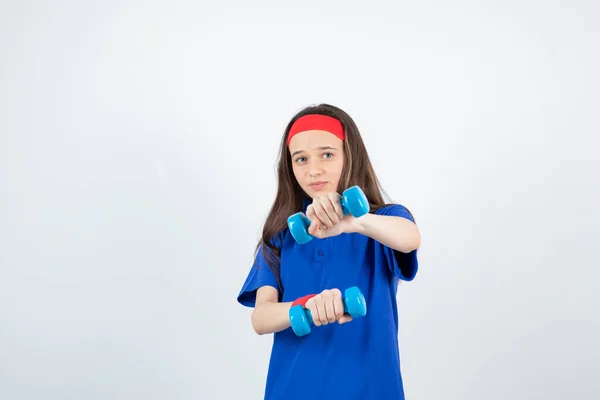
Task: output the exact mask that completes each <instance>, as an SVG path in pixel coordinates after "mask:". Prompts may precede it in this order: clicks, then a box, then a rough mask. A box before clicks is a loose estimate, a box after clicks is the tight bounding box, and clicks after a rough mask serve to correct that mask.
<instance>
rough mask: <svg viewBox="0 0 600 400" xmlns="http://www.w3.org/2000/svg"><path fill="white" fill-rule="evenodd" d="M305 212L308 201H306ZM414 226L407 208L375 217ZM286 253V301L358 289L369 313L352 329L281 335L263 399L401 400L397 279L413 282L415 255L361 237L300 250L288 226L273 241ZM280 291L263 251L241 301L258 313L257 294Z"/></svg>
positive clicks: (330, 326) (333, 327) (283, 257)
mask: <svg viewBox="0 0 600 400" xmlns="http://www.w3.org/2000/svg"><path fill="white" fill-rule="evenodd" d="M305 207H306V202H305ZM375 214H379V215H393V216H397V217H402V218H407V219H409V220H411V221H413V222H414V220H413V218H412V217H411V215H410V213H409V212H408V211H407V210H406V208H405V207H403V206H402V205H399V204H394V205H391V206H386V207H384V208H381V209H379V210H377V211H376V212H375ZM274 240H275V242H276V243H277V245H278V246H281V247H282V251H281V265H280V268H281V279H282V285H283V298H282V301H284V302H287V301H294V300H296V299H297V298H298V297H301V296H304V295H306V294H310V293H320V292H321V291H323V290H324V289H333V288H338V289H340V290H341V291H342V293H343V292H344V290H345V289H346V288H348V287H351V286H358V287H359V288H360V290H361V291H362V292H363V294H364V295H365V300H366V304H367V315H366V316H364V317H361V318H357V319H355V320H353V321H351V322H349V323H346V324H343V325H339V324H337V323H334V324H328V325H325V326H319V327H313V329H312V331H311V333H310V334H308V335H306V336H302V337H298V336H296V335H295V334H294V332H293V331H292V329H291V328H288V329H285V330H283V331H281V332H277V333H275V334H274V335H273V336H274V338H273V347H272V351H271V358H270V364H269V368H268V374H267V382H266V388H265V397H264V398H265V399H267V400H271V399H285V400H295V399H298V400H307V399H311V400H316V399H328V400H330V399H344V400H352V399H357V400H366V399H379V400H387V399H394V400H402V399H404V390H403V383H402V375H401V371H400V352H399V348H398V310H397V302H396V292H397V288H398V281H399V280H404V281H411V280H412V279H413V278H414V277H415V275H416V273H417V269H418V262H417V254H416V253H417V251H416V250H415V251H413V252H411V253H401V252H398V251H395V250H393V249H391V248H389V247H387V246H384V245H383V244H381V243H379V242H377V241H375V240H373V239H371V238H369V237H367V236H364V235H361V234H358V233H345V234H341V235H338V236H335V237H330V238H325V239H316V238H313V240H311V241H310V242H308V243H306V244H304V245H300V244H297V243H296V241H295V240H294V238H293V237H292V235H291V234H290V232H289V231H288V230H287V228H286V229H285V230H284V231H282V232H280V234H279V235H278V236H277V238H276V239H274ZM265 285H269V286H273V287H275V288H277V281H276V280H275V276H274V275H273V273H272V272H271V270H270V269H269V267H268V265H267V263H266V261H265V259H264V258H263V254H262V249H260V250H259V252H258V254H257V257H256V260H255V262H254V264H253V265H252V268H251V269H250V272H249V274H248V277H247V279H246V281H245V282H244V284H243V286H242V289H241V291H240V293H239V295H238V298H237V300H238V302H239V303H240V304H242V305H244V306H247V307H254V305H255V296H256V290H257V289H258V288H260V287H261V286H265Z"/></svg>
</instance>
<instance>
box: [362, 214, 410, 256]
mask: <svg viewBox="0 0 600 400" xmlns="http://www.w3.org/2000/svg"><path fill="white" fill-rule="evenodd" d="M355 222H356V224H355V228H356V229H355V230H356V233H360V234H362V235H365V236H368V237H370V238H373V239H375V240H377V241H378V242H380V243H382V244H383V245H385V246H388V247H390V248H392V249H394V250H398V251H400V252H403V253H410V252H411V251H413V250H416V249H418V248H419V246H420V245H421V234H420V233H419V228H417V225H415V224H414V223H413V222H412V221H410V220H408V219H406V218H402V217H396V216H391V215H377V214H366V215H363V216H362V217H360V218H357V219H356V220H355Z"/></svg>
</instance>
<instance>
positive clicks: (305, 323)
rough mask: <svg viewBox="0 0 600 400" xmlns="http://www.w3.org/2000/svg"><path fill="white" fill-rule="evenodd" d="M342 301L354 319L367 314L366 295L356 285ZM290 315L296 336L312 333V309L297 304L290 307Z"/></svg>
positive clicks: (346, 312)
mask: <svg viewBox="0 0 600 400" xmlns="http://www.w3.org/2000/svg"><path fill="white" fill-rule="evenodd" d="M342 303H343V304H344V313H345V314H349V315H350V316H351V317H352V318H353V319H355V318H359V317H364V316H365V315H367V302H366V301H365V296H364V295H363V294H362V292H361V291H360V289H359V288H357V287H356V286H353V287H350V288H348V289H346V290H345V291H344V297H343V298H342ZM289 317H290V323H291V326H292V330H293V331H294V333H295V334H296V336H305V335H308V334H309V333H310V331H311V326H312V325H314V322H313V319H312V315H311V312H310V310H307V309H305V308H304V307H302V306H301V305H297V306H294V307H291V308H290V311H289Z"/></svg>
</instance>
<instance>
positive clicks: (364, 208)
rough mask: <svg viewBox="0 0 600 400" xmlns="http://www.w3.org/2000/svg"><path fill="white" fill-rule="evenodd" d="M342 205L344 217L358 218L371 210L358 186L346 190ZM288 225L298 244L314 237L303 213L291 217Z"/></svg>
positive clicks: (341, 201)
mask: <svg viewBox="0 0 600 400" xmlns="http://www.w3.org/2000/svg"><path fill="white" fill-rule="evenodd" d="M340 203H341V205H342V212H343V213H344V215H347V214H352V215H353V216H354V217H356V218H358V217H362V216H363V215H365V214H367V213H368V212H369V209H370V207H369V201H368V200H367V196H365V194H364V192H363V191H362V189H361V188H359V187H358V186H352V187H350V188H348V189H346V190H344V193H343V194H342V198H341V200H340ZM287 223H288V228H289V229H290V232H291V234H292V236H293V237H294V239H296V242H298V243H300V244H305V243H308V242H309V241H311V240H312V236H311V235H309V234H308V227H309V226H310V220H309V219H308V217H306V215H304V213H303V212H298V213H296V214H294V215H292V216H290V217H289V218H288V220H287Z"/></svg>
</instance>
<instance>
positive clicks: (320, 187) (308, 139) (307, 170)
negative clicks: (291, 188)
mask: <svg viewBox="0 0 600 400" xmlns="http://www.w3.org/2000/svg"><path fill="white" fill-rule="evenodd" d="M289 151H290V155H291V158H292V167H293V170H294V175H295V176H296V180H297V181H298V183H299V184H300V187H301V188H302V189H304V191H305V192H306V193H307V194H308V195H309V196H310V197H312V198H314V197H315V196H319V195H321V194H324V193H327V192H335V191H336V190H337V187H338V182H339V180H340V176H341V175H342V169H343V167H344V142H343V141H342V140H341V139H340V138H338V137H337V136H335V135H333V134H331V133H329V132H327V131H320V130H313V131H305V132H300V133H297V134H296V135H294V137H292V140H291V141H290V145H289Z"/></svg>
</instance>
